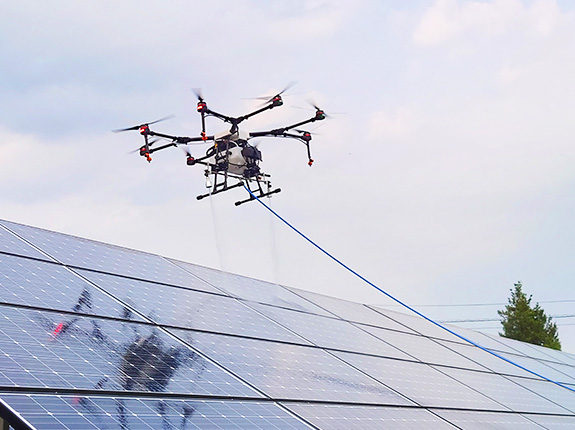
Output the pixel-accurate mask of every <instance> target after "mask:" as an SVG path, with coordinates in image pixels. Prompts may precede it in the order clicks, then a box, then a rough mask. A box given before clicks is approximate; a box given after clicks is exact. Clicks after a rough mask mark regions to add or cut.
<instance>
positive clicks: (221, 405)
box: [0, 220, 575, 430]
mask: <svg viewBox="0 0 575 430" xmlns="http://www.w3.org/2000/svg"><path fill="white" fill-rule="evenodd" d="M452 329H453V330H455V331H459V332H460V333H461V334H463V335H464V336H466V337H467V338H470V339H472V340H474V341H475V342H477V343H479V344H481V345H484V346H485V347H486V348H489V349H491V350H493V351H496V352H497V353H498V354H500V355H502V356H504V357H506V358H508V359H509V360H511V361H514V362H517V363H519V364H520V365H521V366H524V367H526V368H528V369H532V370H534V371H536V372H538V373H540V374H542V375H544V376H546V377H547V378H550V379H552V380H555V381H557V382H560V383H562V384H564V385H566V386H568V387H570V388H572V389H575V356H573V355H570V354H567V353H564V352H561V351H555V350H549V349H546V348H541V347H537V346H534V345H529V344H524V343H521V342H517V341H513V340H509V339H504V338H499V337H493V336H488V335H485V334H482V333H478V332H472V331H469V330H465V329H458V328H453V327H452ZM0 417H2V418H4V420H6V421H7V422H9V423H10V425H11V426H12V427H14V428H16V429H122V430H127V429H170V428H173V429H230V428H242V429H346V430H348V429H370V428H373V429H381V428H393V429H399V430H411V429H417V430H425V429H433V430H437V429H439V430H442V429H465V430H468V429H469V430H474V429H486V428H487V429H522V430H523V429H567V428H575V393H574V392H573V391H570V390H568V389H566V388H563V387H560V386H558V385H556V384H553V383H551V382H548V381H546V380H543V379H541V378H539V377H537V376H535V375H533V374H531V373H529V372H526V371H525V370H523V369H521V368H519V367H516V366H513V365H512V364H510V363H508V362H505V361H503V360H501V359H498V358H496V357H494V356H492V355H490V354H489V353H487V352H485V351H483V350H481V349H480V348H477V347H475V346H472V345H470V344H468V343H466V342H464V341H463V340H461V339H460V338H458V337H456V336H454V335H453V334H451V333H449V332H447V331H445V330H442V329H441V328H438V327H436V326H434V325H432V324H430V323H429V322H427V321H425V320H422V319H421V318H418V317H415V316H410V315H406V314H402V313H398V312H392V311H384V310H380V309H376V308H373V307H370V306H366V305H361V304H357V303H351V302H346V301H343V300H338V299H335V298H330V297H326V296H321V295H317V294H313V293H310V292H304V291H300V290H297V289H294V288H288V287H284V286H279V285H276V284H271V283H267V282H263V281H259V280H254V279H249V278H246V277H242V276H238V275H233V274H230V273H224V272H221V271H218V270H214V269H209V268H206V267H200V266H197V265H194V264H190V263H185V262H181V261H176V260H172V259H168V258H164V257H161V256H158V255H154V254H149V253H143V252H139V251H134V250H130V249H125V248H121V247H117V246H112V245H107V244H103V243H98V242H95V241H91V240H86V239H82V238H77V237H73V236H69V235H64V234H60V233H55V232H51V231H46V230H42V229H38V228H33V227H29V226H25V225H21V224H16V223H13V222H8V221H1V220H0Z"/></svg>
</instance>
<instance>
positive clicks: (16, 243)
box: [0, 220, 52, 260]
mask: <svg viewBox="0 0 575 430" xmlns="http://www.w3.org/2000/svg"><path fill="white" fill-rule="evenodd" d="M1 223H2V221H1V220H0V252H9V253H11V254H18V255H23V256H25V257H32V258H40V259H42V260H52V259H51V258H49V257H48V256H46V255H45V254H43V253H42V252H40V251H39V250H37V249H36V248H34V247H32V246H31V245H29V244H28V243H26V242H24V241H23V240H22V239H20V238H19V237H18V236H16V235H15V234H13V233H11V232H10V231H8V230H7V229H6V228H5V227H3V226H2V224H1Z"/></svg>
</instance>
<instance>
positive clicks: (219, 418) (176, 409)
mask: <svg viewBox="0 0 575 430" xmlns="http://www.w3.org/2000/svg"><path fill="white" fill-rule="evenodd" d="M0 395H1V396H2V398H3V399H4V401H6V403H8V405H9V406H11V407H12V408H13V409H15V410H18V411H20V413H21V414H22V415H24V416H26V418H27V421H28V422H30V424H32V425H33V426H35V427H36V428H38V429H62V430H78V429H150V430H158V429H214V430H226V429H231V428H237V429H247V428H249V429H262V430H264V429H265V430H268V429H277V430H305V429H310V427H309V426H308V425H306V424H305V423H304V422H303V421H301V420H300V419H298V418H296V417H295V416H293V415H292V414H291V413H290V412H289V411H287V410H286V409H284V408H281V407H280V406H278V405H276V404H274V403H271V402H257V401H234V400H227V401H217V400H201V399H196V400H182V399H165V398H161V397H159V398H138V397H107V396H80V397H76V396H66V395H43V394H42V395H37V394H10V393H4V394H0Z"/></svg>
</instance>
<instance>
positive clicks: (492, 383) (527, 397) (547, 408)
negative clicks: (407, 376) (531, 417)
mask: <svg viewBox="0 0 575 430" xmlns="http://www.w3.org/2000/svg"><path fill="white" fill-rule="evenodd" d="M438 369H439V370H440V371H441V372H443V373H446V374H447V375H449V376H451V377H452V378H454V379H457V380H458V381H460V382H462V383H463V384H465V385H467V386H469V387H472V388H473V389H475V390H477V391H479V392H480V393H482V394H484V395H486V396H487V397H489V398H491V399H493V400H495V401H496V402H499V403H500V404H502V405H504V406H506V407H507V408H509V409H510V410H513V411H530V412H539V413H550V414H568V413H569V411H568V410H566V409H565V408H562V407H561V406H559V405H556V404H555V403H552V402H551V401H549V400H547V399H545V398H544V397H541V396H539V395H538V394H537V393H536V392H533V391H529V390H527V389H526V388H524V387H523V386H521V385H519V384H516V383H515V382H513V381H511V380H509V379H507V378H505V377H503V376H501V375H497V374H495V373H485V372H474V371H469V370H461V369H453V368H449V367H441V368H438Z"/></svg>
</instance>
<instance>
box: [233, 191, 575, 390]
mask: <svg viewBox="0 0 575 430" xmlns="http://www.w3.org/2000/svg"><path fill="white" fill-rule="evenodd" d="M244 188H245V189H246V191H247V192H248V193H250V194H251V196H252V197H253V198H254V199H255V200H257V201H258V202H260V203H261V204H262V206H263V207H265V208H266V209H267V210H269V211H270V212H271V213H272V214H274V215H275V216H276V217H277V218H278V219H279V220H280V221H282V222H283V223H284V224H285V225H287V226H288V227H289V228H291V229H292V230H293V231H295V232H296V233H297V234H299V235H300V236H301V237H303V238H304V239H305V240H306V241H308V242H309V243H311V244H312V245H313V246H314V247H316V248H317V249H318V250H320V251H321V252H323V253H324V254H325V255H327V256H328V257H329V258H331V259H332V260H333V261H335V262H336V263H337V264H339V265H340V266H342V267H343V268H344V269H346V270H347V271H349V272H351V273H352V274H353V275H355V276H356V277H358V278H359V279H361V280H362V281H363V282H365V283H366V284H368V285H369V286H371V287H373V288H375V289H376V290H377V291H379V292H380V293H382V294H384V295H385V296H387V297H388V298H390V299H391V300H393V301H394V302H396V303H398V304H399V305H401V306H403V307H404V308H406V309H409V310H410V311H411V312H413V313H415V314H416V315H418V316H420V317H421V318H423V319H425V320H427V321H429V322H430V323H432V324H434V325H436V326H437V327H439V328H441V329H443V330H445V331H447V332H449V333H451V334H452V335H454V336H456V337H458V338H459V339H461V340H463V341H465V342H467V343H469V344H471V345H473V346H476V347H477V348H479V349H482V350H483V351H485V352H488V353H489V354H491V355H494V356H495V357H497V358H499V359H501V360H503V361H506V362H507V363H509V364H512V365H513V366H516V367H518V368H520V369H522V370H525V371H526V372H529V373H531V374H532V375H535V376H537V377H539V378H541V379H544V380H545V381H548V382H551V383H553V384H555V385H558V386H560V387H562V388H565V389H567V390H569V391H573V392H575V389H573V388H571V387H569V386H567V385H565V384H562V383H561V382H558V381H555V380H553V379H549V378H547V377H545V376H543V375H541V374H539V373H537V372H534V371H533V370H530V369H528V368H526V367H524V366H522V365H520V364H518V363H516V362H514V361H513V360H510V359H508V358H505V357H503V356H502V355H499V354H497V353H496V352H494V351H491V350H490V349H487V348H485V347H483V346H481V345H479V344H478V343H476V342H474V341H472V340H471V339H468V338H466V337H465V336H463V335H461V334H459V333H456V332H454V331H453V330H451V329H450V328H449V327H446V326H444V325H442V324H440V323H438V322H437V321H434V320H433V319H431V318H429V317H427V316H425V315H424V314H422V313H421V312H419V311H418V310H416V309H414V308H412V307H411V306H409V305H408V304H406V303H404V302H402V301H401V300H399V299H397V298H396V297H394V296H392V295H391V294H389V293H388V292H386V291H385V290H383V289H381V288H380V287H378V286H377V285H375V284H374V283H372V282H370V281H369V280H368V279H366V278H364V277H363V276H362V275H360V274H359V273H358V272H356V271H355V270H353V269H352V268H350V267H349V266H347V265H346V264H345V263H343V262H342V261H340V260H338V259H337V258H336V257H334V256H333V255H331V254H330V253H329V252H327V251H326V250H325V249H323V248H322V247H321V246H319V245H318V244H317V243H315V242H314V241H313V240H311V239H310V238H309V237H307V236H306V235H305V234H303V233H302V232H301V231H299V230H298V229H297V228H295V227H294V226H293V225H292V224H290V223H289V222H288V221H287V220H286V219H284V218H283V217H282V216H281V215H279V214H278V213H277V212H276V211H274V210H273V209H272V208H270V207H269V206H268V205H266V204H265V203H264V202H263V201H262V200H260V199H259V198H258V197H257V196H256V195H255V194H254V193H252V191H251V190H250V189H249V188H248V187H246V186H245V185H244Z"/></svg>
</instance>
